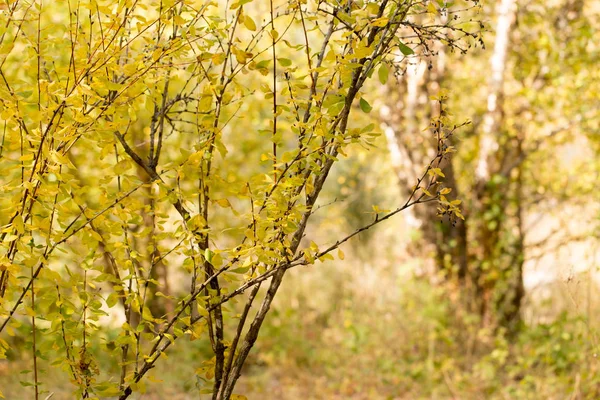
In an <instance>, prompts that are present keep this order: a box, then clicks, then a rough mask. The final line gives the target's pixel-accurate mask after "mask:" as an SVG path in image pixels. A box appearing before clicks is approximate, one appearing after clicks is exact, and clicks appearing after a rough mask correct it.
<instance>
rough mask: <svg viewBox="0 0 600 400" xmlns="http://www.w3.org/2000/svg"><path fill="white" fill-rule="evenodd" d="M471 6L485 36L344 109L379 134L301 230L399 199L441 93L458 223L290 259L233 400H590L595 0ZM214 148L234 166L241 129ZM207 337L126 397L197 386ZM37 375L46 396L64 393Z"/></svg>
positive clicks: (381, 234) (419, 162)
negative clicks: (450, 124) (364, 104)
mask: <svg viewBox="0 0 600 400" xmlns="http://www.w3.org/2000/svg"><path fill="white" fill-rule="evenodd" d="M433 3H435V4H436V5H435V6H436V7H438V8H440V9H441V10H442V12H441V13H440V15H441V16H440V18H453V14H452V12H448V11H446V12H445V13H444V12H443V11H444V10H445V9H446V7H447V6H452V5H448V4H446V2H443V1H440V2H433ZM262 6H263V5H261V4H260V2H254V4H253V5H252V7H256V8H255V9H254V11H253V12H254V13H255V14H260V13H261V12H263V11H264V10H262V8H261V7H262ZM249 13H250V12H249ZM469 13H470V14H469V15H471V17H472V19H473V21H477V23H475V22H474V24H475V28H476V29H480V30H482V32H483V42H484V45H483V46H481V45H479V46H473V47H472V48H465V50H468V52H466V54H463V52H462V51H460V50H457V49H456V48H455V49H454V51H449V48H447V47H445V46H443V45H441V44H440V45H439V47H438V48H431V49H428V51H427V54H426V55H424V56H421V57H407V58H406V59H405V60H403V61H402V62H399V63H398V64H397V65H396V66H395V67H389V68H387V67H386V68H385V69H380V70H379V71H378V72H377V75H378V76H375V77H374V78H373V80H374V81H376V82H373V83H372V86H370V87H369V86H367V90H365V98H367V99H368V101H369V103H370V105H371V106H372V110H370V112H369V113H363V112H361V111H360V110H357V112H356V113H355V118H359V119H360V120H361V122H365V121H371V122H372V123H374V124H375V128H374V131H376V132H378V133H379V135H378V136H377V137H375V138H374V139H373V141H372V144H373V146H365V147H361V146H355V147H354V148H353V149H352V151H350V152H349V153H348V156H347V157H345V158H343V159H342V160H341V161H340V162H339V163H337V164H336V166H335V169H334V171H333V173H332V175H331V177H330V184H329V185H328V186H326V189H325V190H324V192H323V195H322V196H321V199H320V201H319V208H318V210H317V211H316V212H315V214H314V216H313V218H314V219H313V220H311V223H310V225H309V228H308V230H307V235H306V236H307V238H309V239H310V240H311V241H314V242H315V243H319V245H325V244H333V243H335V241H336V240H337V239H339V238H340V237H342V236H344V235H346V234H348V233H351V232H353V231H354V230H356V229H357V228H360V227H361V226H363V225H366V224H368V223H369V222H370V221H372V220H373V216H374V214H373V206H376V207H378V209H380V210H386V209H395V208H397V207H398V206H400V205H402V204H404V202H405V201H406V199H407V197H408V195H409V192H410V190H411V187H412V186H413V185H414V184H415V183H416V179H417V177H418V176H420V174H421V173H422V172H423V170H424V168H425V167H426V165H427V164H428V162H429V160H430V159H431V158H432V156H433V155H434V154H435V152H436V148H435V146H436V145H437V144H436V141H435V138H434V137H432V134H431V132H430V131H429V130H428V128H429V127H430V123H431V120H432V118H435V117H436V116H437V115H438V114H439V112H440V108H439V101H438V100H433V98H436V97H437V96H440V94H443V95H444V96H445V97H444V98H445V100H444V106H445V108H444V110H445V111H444V112H446V113H448V115H449V116H450V117H451V120H452V121H454V122H455V123H456V124H457V125H459V124H462V123H464V122H467V121H468V122H469V123H468V124H467V125H465V126H464V127H462V128H460V129H459V130H458V131H457V133H456V134H455V135H454V137H453V146H454V147H455V148H456V152H455V153H454V154H453V156H452V161H451V163H449V164H447V165H445V166H444V168H443V171H444V174H445V180H444V182H445V184H446V186H448V187H451V188H453V191H452V193H451V195H449V196H448V197H449V198H450V197H451V198H452V199H459V200H461V201H462V203H461V207H462V210H463V214H464V217H465V219H464V220H460V219H459V220H456V221H451V220H448V219H447V218H439V217H438V216H436V213H437V210H436V206H435V205H431V206H430V205H428V204H421V205H417V206H416V207H414V208H411V209H409V210H407V211H406V212H404V213H401V214H400V215H399V216H398V217H395V218H393V219H391V220H389V221H386V222H385V223H383V224H380V225H378V226H376V227H374V228H373V229H370V230H367V231H365V232H363V233H361V234H360V235H358V236H357V237H356V238H354V239H352V240H351V241H350V242H348V243H347V244H345V245H344V246H343V247H342V252H343V255H339V256H340V257H339V258H343V260H342V259H338V260H336V261H326V262H323V263H317V264H316V265H314V266H310V267H300V268H297V269H294V270H292V271H290V273H289V274H288V275H287V276H286V278H285V280H284V283H283V286H282V288H281V290H280V294H279V297H278V298H277V299H276V300H275V306H274V308H273V309H272V312H271V314H270V315H269V316H268V317H267V320H266V323H265V326H264V328H263V330H262V331H261V334H260V336H259V340H258V342H257V344H256V345H255V347H254V349H253V350H252V353H251V355H250V358H249V361H248V363H247V366H246V368H245V370H244V372H243V375H242V379H241V381H240V388H239V390H238V392H239V393H244V394H245V395H246V396H247V397H248V398H249V399H289V400H292V399H357V400H358V399H597V398H600V374H599V372H600V371H599V364H598V352H599V350H600V348H598V344H599V343H598V328H599V327H600V314H599V312H600V301H599V300H598V295H597V293H598V289H599V283H600V282H599V275H598V266H599V261H600V241H599V236H600V191H599V183H598V182H600V179H599V176H600V68H598V66H599V65H600V33H599V30H598V28H599V27H600V1H594V0H549V1H546V0H519V1H515V0H498V1H488V2H481V3H480V4H479V6H478V7H475V8H473V9H470V11H469ZM461 18H464V16H461ZM467 18H468V16H467ZM479 21H481V24H480V23H479ZM407 43H409V42H407ZM465 46H466V45H465ZM300 56H301V55H300ZM289 57H290V58H293V57H295V55H294V53H293V52H292V51H291V50H290V55H289ZM383 82H385V84H384V85H381V83H383ZM368 85H369V84H368ZM268 107H269V104H265V106H264V108H265V111H264V112H265V114H268V112H269V111H268ZM363 111H364V110H363ZM263 117H264V116H263ZM257 118H258V117H257ZM227 140H229V142H230V143H229V144H230V145H231V146H230V155H229V156H228V162H230V163H237V164H238V165H239V166H240V170H243V168H244V159H245V157H246V154H247V153H251V152H256V144H255V143H254V142H253V140H254V139H252V138H247V137H243V138H240V137H236V136H235V135H233V134H230V135H229V136H228V139H227ZM231 149H235V151H231ZM226 218H227V217H226V216H225V215H224V216H223V221H222V224H223V225H224V226H226V224H227V220H226ZM224 240H226V239H224ZM307 243H308V242H307ZM170 279H171V285H172V287H173V288H176V287H177V285H178V283H177V274H173V275H171V276H170ZM175 290H176V289H175ZM105 322H106V323H107V326H110V323H111V322H110V321H109V320H107V321H105ZM107 330H108V333H107V335H108V336H110V334H111V333H110V328H107ZM14 340H17V339H14ZM208 346H209V344H207V343H206V342H200V341H198V342H182V343H177V344H176V345H175V346H174V349H173V352H172V353H170V356H169V358H168V359H165V360H164V362H163V363H162V364H158V365H157V367H156V369H155V372H154V380H153V381H151V382H149V383H148V392H147V394H144V395H136V396H137V397H135V398H139V399H164V398H169V399H171V400H177V399H192V398H194V399H195V398H198V394H197V393H198V388H203V387H204V386H203V385H204V384H205V383H204V380H203V378H202V377H201V375H200V374H198V375H197V374H195V373H194V371H195V368H198V366H197V365H196V366H195V367H194V359H195V358H197V357H199V355H203V356H208V355H209V354H210V349H209V347H208ZM12 357H13V358H14V359H15V360H17V359H20V358H19V357H18V356H17V355H15V354H12ZM21 358H22V359H23V360H27V356H26V355H22V357H21ZM99 361H100V362H102V356H101V354H100V355H99ZM104 361H105V362H106V364H107V365H108V364H109V363H110V360H104ZM18 362H19V361H14V362H13V363H12V364H10V363H4V364H0V387H2V390H3V392H4V393H5V395H7V396H8V397H7V398H10V399H20V398H29V397H28V395H27V394H24V393H28V392H26V391H25V392H24V391H23V390H25V389H23V388H21V386H20V384H19V382H18V380H15V378H14V376H15V375H14V371H15V368H16V369H19V364H18ZM23 365H28V364H27V361H23ZM27 368H28V367H24V368H23V369H24V372H23V373H22V376H23V381H25V380H27V377H28V376H29V375H30V374H31V373H30V371H28V370H27ZM46 373H47V374H49V376H51V377H52V376H53V375H52V374H56V379H54V380H53V379H48V380H49V381H54V382H55V387H51V390H52V391H54V392H55V395H54V396H55V397H54V398H58V399H67V398H69V394H68V393H70V390H71V388H70V387H69V385H68V383H67V382H65V384H64V388H63V385H62V384H61V383H60V382H61V379H63V378H64V377H63V376H62V375H60V372H59V371H52V369H50V370H48V371H47V372H46ZM161 381H162V382H161ZM48 385H50V386H52V383H48Z"/></svg>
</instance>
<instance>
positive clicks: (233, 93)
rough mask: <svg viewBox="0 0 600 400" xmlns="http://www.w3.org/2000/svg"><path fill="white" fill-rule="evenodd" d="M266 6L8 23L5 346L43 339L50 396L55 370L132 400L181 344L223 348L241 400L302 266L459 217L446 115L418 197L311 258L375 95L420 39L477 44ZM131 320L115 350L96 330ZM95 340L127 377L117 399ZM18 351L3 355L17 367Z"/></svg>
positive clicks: (229, 383) (377, 10) (408, 21)
mask: <svg viewBox="0 0 600 400" xmlns="http://www.w3.org/2000/svg"><path fill="white" fill-rule="evenodd" d="M249 3H251V1H250V0H237V1H234V2H231V3H228V4H226V6H224V5H222V4H221V5H220V3H215V2H210V1H208V2H202V1H191V0H190V1H187V0H186V1H183V0H182V1H175V0H162V1H140V0H124V1H120V2H118V3H114V2H112V1H96V0H89V1H79V2H77V3H75V2H71V1H69V0H66V1H61V2H55V3H52V5H50V4H48V3H45V2H43V1H42V0H38V1H36V2H33V3H26V2H23V1H20V0H15V1H10V2H8V3H6V5H5V6H4V7H3V10H2V15H1V17H0V19H1V21H0V25H1V26H2V27H3V28H2V33H1V35H0V60H1V61H0V77H1V78H2V79H1V85H0V93H1V98H2V110H1V115H2V119H3V122H4V127H3V128H4V130H3V139H2V153H1V158H0V163H1V164H2V168H3V170H4V172H5V173H4V174H3V177H2V178H1V179H2V181H1V182H2V188H3V192H4V194H5V196H3V198H2V200H0V201H1V204H2V207H3V209H4V210H5V212H4V213H3V216H2V233H1V235H0V237H1V239H2V245H1V246H2V252H1V254H2V256H1V257H2V258H1V260H0V270H1V273H0V295H1V297H0V301H1V303H0V316H2V318H3V319H2V322H1V323H0V332H2V333H4V332H7V333H8V334H9V335H14V334H15V332H19V334H23V332H25V331H28V330H30V331H31V334H30V335H29V336H28V337H27V341H28V343H29V344H30V345H31V349H32V355H33V371H34V382H33V383H32V385H33V387H34V391H35V397H36V399H37V398H38V396H39V395H40V393H41V389H40V384H41V383H42V381H43V377H41V376H39V374H38V370H39V366H38V363H40V362H45V361H43V360H45V359H46V358H48V357H49V354H50V352H52V354H57V356H56V357H55V359H53V360H51V362H53V363H55V365H61V366H62V367H63V368H64V369H65V370H66V371H67V372H68V373H69V374H70V375H71V378H72V381H73V382H74V383H75V384H76V387H77V396H79V397H82V398H90V397H93V396H118V397H119V398H120V399H126V398H128V397H129V396H130V395H131V394H132V393H133V392H134V391H135V390H138V391H143V390H144V380H143V379H144V377H145V376H146V374H147V373H148V371H149V370H150V369H151V368H153V366H154V365H155V363H157V362H158V360H159V358H160V357H161V355H163V354H165V353H166V351H167V349H168V348H169V347H170V346H171V345H172V344H173V343H174V342H175V341H176V340H182V338H184V337H187V338H189V339H190V340H207V341H209V342H210V344H211V347H212V352H213V357H212V358H211V359H207V360H203V363H202V366H201V367H200V368H199V373H200V374H202V375H203V376H204V377H206V379H208V380H209V381H210V382H211V383H210V385H211V386H212V388H211V389H210V392H211V393H212V397H213V398H214V399H229V398H232V396H233V390H234V387H235V384H236V382H237V380H238V378H239V376H240V374H241V368H242V366H243V365H244V362H245V361H246V358H247V356H248V354H249V352H250V350H251V348H252V346H253V344H254V343H255V341H256V340H257V337H258V334H259V331H260V328H261V325H262V323H263V321H264V319H265V317H266V315H267V313H268V311H269V308H270V306H271V303H272V301H273V298H274V297H275V295H276V294H277V292H278V289H279V286H280V284H281V282H282V280H283V278H284V276H285V274H286V271H287V270H288V269H290V268H293V267H296V266H300V265H308V264H313V263H315V262H316V261H323V260H326V259H327V258H331V257H332V256H331V253H332V252H333V251H334V250H336V249H338V248H339V247H340V245H342V244H343V243H345V242H346V241H348V240H349V239H351V238H352V237H354V236H355V235H357V234H358V233H359V232H362V231H364V230H366V229H369V228H370V227H372V226H374V225H376V224H379V223H381V222H382V221H384V220H387V219H388V218H391V217H392V216H394V215H396V214H398V213H399V212H401V211H403V210H405V209H407V208H409V207H411V206H413V205H415V204H418V203H425V202H436V203H438V204H439V206H440V208H441V210H442V211H443V213H445V214H447V215H451V216H452V218H457V217H460V216H461V214H460V211H459V209H458V207H457V203H456V202H450V201H448V200H447V199H446V198H445V197H444V195H445V194H446V193H447V191H448V189H445V188H443V187H442V186H441V181H440V178H441V177H443V174H442V173H441V170H440V168H439V165H440V163H441V162H442V161H443V160H445V159H446V158H447V157H448V156H449V153H450V152H451V148H448V146H447V141H448V139H449V137H450V136H451V135H452V134H453V133H454V131H455V130H456V129H458V127H457V126H456V125H453V124H451V123H450V121H449V118H448V115H446V114H445V113H443V112H441V113H440V115H439V116H436V117H435V118H434V120H433V122H432V127H433V128H432V130H433V133H434V134H435V138H436V141H437V143H438V147H437V152H435V154H433V155H432V158H431V160H429V161H428V162H427V163H426V164H424V165H423V173H422V174H421V175H420V176H419V177H418V179H417V181H416V182H413V184H415V185H414V187H413V188H412V189H411V190H410V191H409V195H408V196H407V199H405V200H404V201H403V202H402V203H401V204H400V205H399V206H395V207H394V210H393V211H391V212H381V211H379V210H376V211H377V212H376V216H375V218H374V220H373V221H372V222H370V223H369V224H368V225H366V226H363V227H359V228H358V229H357V230H356V231H354V232H353V233H350V234H349V235H347V236H345V237H343V238H340V240H338V241H337V242H336V243H334V244H333V245H331V246H328V247H319V246H318V245H316V244H315V243H312V242H311V243H306V242H305V241H304V240H303V237H304V232H305V229H306V226H307V224H308V222H309V219H310V216H311V213H312V211H313V209H314V207H315V204H316V203H317V200H318V198H319V194H320V192H321V190H322V189H323V187H324V185H325V183H326V181H327V177H328V174H329V172H330V170H331V168H332V166H333V164H334V163H335V162H336V161H337V160H338V157H340V156H343V155H344V154H345V153H344V149H345V148H346V147H347V146H350V145H353V144H363V145H369V144H370V143H371V142H372V140H373V137H374V136H375V133H374V125H373V124H368V125H363V126H361V125H357V124H356V123H355V122H354V121H353V120H352V119H351V118H350V116H351V114H352V113H353V112H355V111H356V108H357V107H356V106H357V105H358V107H359V108H360V109H362V111H364V112H367V113H368V112H369V111H370V109H371V106H370V105H369V102H368V101H367V99H366V98H365V97H366V96H365V95H364V93H363V92H362V91H361V89H362V88H363V87H364V85H365V84H366V82H367V81H368V80H369V78H370V77H371V76H372V75H373V74H374V73H375V72H376V71H377V74H378V76H380V77H382V76H383V75H385V70H386V69H389V66H390V65H392V64H393V63H394V60H393V58H392V57H391V56H390V54H392V53H393V52H395V51H396V49H399V51H400V52H402V53H404V54H408V53H410V54H412V53H413V52H415V51H419V50H420V49H419V48H418V47H416V48H415V49H412V48H411V47H409V46H407V45H406V44H405V43H404V41H405V38H404V36H406V37H407V38H409V37H411V36H414V35H416V36H417V37H418V38H419V41H420V46H422V47H426V45H427V44H430V43H435V42H438V41H445V42H447V43H448V45H450V46H458V43H460V41H461V40H463V39H466V38H468V37H470V36H472V35H471V34H470V33H468V32H467V31H466V30H464V29H463V28H461V27H460V25H458V24H457V22H456V21H454V22H452V23H450V22H447V23H445V24H437V23H428V22H427V21H428V20H429V18H430V15H433V14H432V7H433V11H435V10H437V8H436V7H437V6H436V4H437V3H433V2H422V1H411V2H405V1H394V0H391V1H388V0H383V1H372V2H371V1H348V2H338V1H313V2H306V1H301V0H299V1H289V2H288V1H285V2H279V3H275V2H273V1H271V2H266V3H261V4H258V3H257V4H253V5H251V4H249ZM474 3H476V2H474ZM265 7H266V8H265ZM260 15H265V16H266V17H265V18H264V20H263V21H261V18H260V17H259V16H260ZM450 35H454V36H453V37H451V36H450ZM457 35H458V36H459V37H456V36H457ZM65 49H66V51H65ZM17 66H18V67H17ZM443 100H444V97H443V96H442V97H441V98H440V102H442V101H443ZM442 109H443V108H442ZM341 254H342V253H340V255H341ZM172 276H178V277H183V278H182V279H186V280H187V285H186V286H187V288H185V289H184V288H183V287H181V286H179V287H173V285H171V284H170V282H173V281H174V280H173V278H172ZM261 287H262V288H264V289H266V290H264V291H260V289H261ZM236 300H237V301H240V303H238V306H236V305H235V304H234V302H235V301H236ZM256 304H258V306H257V307H256V311H255V312H254V311H253V310H252V306H253V305H256ZM117 313H119V314H120V315H121V321H122V322H123V323H122V326H121V328H120V331H119V335H118V337H117V338H116V339H114V340H110V341H108V342H107V343H104V342H103V340H102V333H101V329H102V327H101V324H100V323H99V322H98V320H99V318H100V317H101V316H102V315H106V314H110V315H113V316H114V315H116V314H117ZM25 317H27V319H26V318H25ZM92 343H93V344H95V345H97V346H103V348H104V349H105V351H107V352H109V353H110V354H111V355H112V357H113V359H114V360H118V365H119V367H120V377H119V379H118V381H113V380H112V379H111V377H110V376H107V374H106V373H104V372H103V371H101V370H100V368H99V365H98V362H97V360H96V356H95V354H94V353H93V352H92V350H91V348H92V346H91V345H92ZM8 348H9V344H8V342H7V341H5V340H4V339H0V357H4V356H5V355H6V352H7V350H8ZM51 349H52V350H51Z"/></svg>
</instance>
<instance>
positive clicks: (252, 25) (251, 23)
mask: <svg viewBox="0 0 600 400" xmlns="http://www.w3.org/2000/svg"><path fill="white" fill-rule="evenodd" d="M244 26H245V27H246V28H248V29H249V30H251V31H255V30H256V24H255V23H254V20H253V19H252V18H250V17H249V16H247V15H246V16H245V17H244Z"/></svg>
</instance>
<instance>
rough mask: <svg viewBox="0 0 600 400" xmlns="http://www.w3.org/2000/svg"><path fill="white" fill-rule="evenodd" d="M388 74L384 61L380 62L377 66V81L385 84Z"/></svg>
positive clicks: (388, 70)
mask: <svg viewBox="0 0 600 400" xmlns="http://www.w3.org/2000/svg"><path fill="white" fill-rule="evenodd" d="M389 74H390V69H389V68H388V66H387V64H386V63H381V65H380V66H379V71H377V75H378V76H379V82H381V84H382V85H385V84H386V83H387V81H388V76H389Z"/></svg>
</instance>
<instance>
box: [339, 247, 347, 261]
mask: <svg viewBox="0 0 600 400" xmlns="http://www.w3.org/2000/svg"><path fill="white" fill-rule="evenodd" d="M338 258H339V259H340V260H343V259H344V258H346V256H345V255H344V252H343V251H342V249H338Z"/></svg>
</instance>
